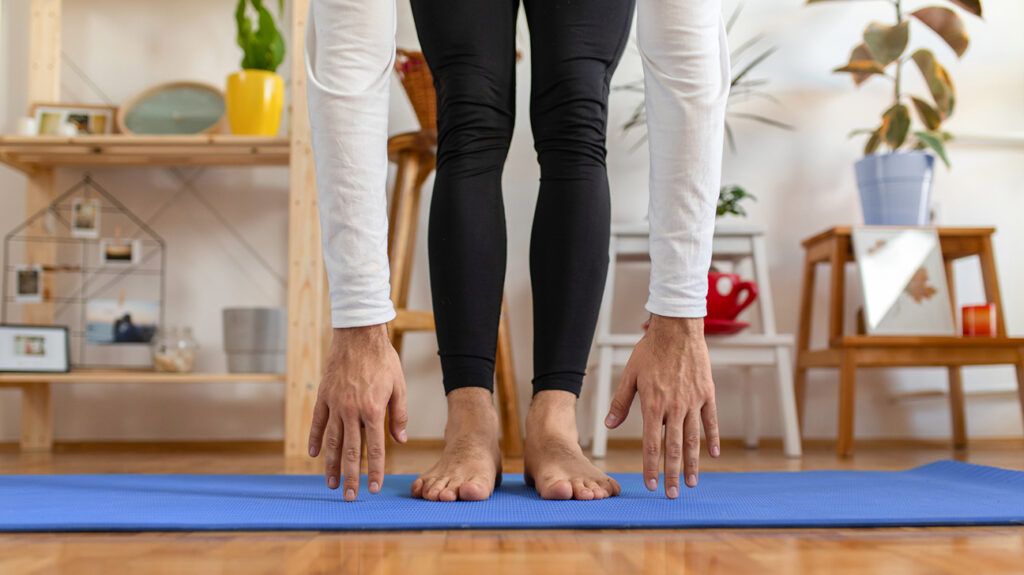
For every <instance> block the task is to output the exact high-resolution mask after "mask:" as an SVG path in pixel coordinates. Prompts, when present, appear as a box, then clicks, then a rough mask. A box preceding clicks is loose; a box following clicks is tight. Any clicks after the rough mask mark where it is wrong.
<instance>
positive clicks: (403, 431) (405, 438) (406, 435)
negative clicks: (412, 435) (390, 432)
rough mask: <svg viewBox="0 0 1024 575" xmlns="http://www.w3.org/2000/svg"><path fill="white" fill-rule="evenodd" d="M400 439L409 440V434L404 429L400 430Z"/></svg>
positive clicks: (403, 441)
mask: <svg viewBox="0 0 1024 575" xmlns="http://www.w3.org/2000/svg"><path fill="white" fill-rule="evenodd" d="M398 441H401V442H402V443H405V442H406V441H409V434H407V433H406V432H405V430H404V429H403V430H402V431H399V432H398Z"/></svg>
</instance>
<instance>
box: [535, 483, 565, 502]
mask: <svg viewBox="0 0 1024 575" xmlns="http://www.w3.org/2000/svg"><path fill="white" fill-rule="evenodd" d="M539 493H540V496H541V497H542V498H544V499H572V484H571V483H569V482H568V481H566V480H564V479H556V480H555V481H552V482H551V483H548V485H547V486H546V487H542V488H541V489H540V490H539Z"/></svg>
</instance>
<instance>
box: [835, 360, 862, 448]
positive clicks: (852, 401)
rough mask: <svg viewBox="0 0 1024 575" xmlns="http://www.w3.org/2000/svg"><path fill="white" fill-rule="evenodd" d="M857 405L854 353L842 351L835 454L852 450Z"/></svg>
mask: <svg viewBox="0 0 1024 575" xmlns="http://www.w3.org/2000/svg"><path fill="white" fill-rule="evenodd" d="M856 405H857V363H856V355H855V354H854V352H852V351H850V350H846V351H844V352H843V359H842V362H841V363H840V364H839V430H838V434H837V437H836V455H838V456H839V457H847V456H849V455H850V453H852V452H853V427H854V420H855V418H856Z"/></svg>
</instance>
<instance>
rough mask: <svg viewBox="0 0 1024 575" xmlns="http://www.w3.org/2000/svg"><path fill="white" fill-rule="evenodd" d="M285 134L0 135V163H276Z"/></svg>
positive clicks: (280, 161) (281, 158) (27, 167)
mask: <svg viewBox="0 0 1024 575" xmlns="http://www.w3.org/2000/svg"><path fill="white" fill-rule="evenodd" d="M289 149H290V143H289V140H288V138H268V137H256V136H231V135H226V134H223V135H222V134H205V135H195V136H126V135H104V136H74V137H65V136H0V161H2V162H3V163H5V164H7V165H9V166H11V167H13V168H15V169H18V170H21V171H23V172H26V173H30V172H33V171H35V170H37V169H39V168H51V167H59V166H282V165H288V160H289Z"/></svg>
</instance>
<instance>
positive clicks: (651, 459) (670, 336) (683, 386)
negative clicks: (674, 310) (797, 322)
mask: <svg viewBox="0 0 1024 575" xmlns="http://www.w3.org/2000/svg"><path fill="white" fill-rule="evenodd" d="M645 332H646V333H644V336H643V338H642V339H641V340H640V342H639V343H637V344H636V347H635V348H633V353H632V355H630V357H629V362H627V363H626V369H625V372H624V373H623V374H622V381H621V382H620V383H619V387H618V389H617V390H616V391H615V396H614V397H612V405H611V409H610V410H609V411H608V416H607V417H605V421H604V423H605V426H606V427H608V428H609V429H614V428H616V427H618V426H619V425H621V424H622V422H623V421H625V420H626V416H627V415H629V408H630V406H631V405H632V404H633V398H634V397H635V396H636V395H637V394H638V393H639V395H640V407H641V409H642V413H643V419H644V438H643V452H644V484H645V485H646V486H647V488H648V489H650V490H651V491H654V490H655V489H657V488H658V467H659V466H660V464H661V455H662V435H663V434H662V427H664V454H665V495H667V496H668V497H669V498H670V499H675V498H676V497H679V470H680V467H681V466H682V467H683V468H684V475H685V477H686V485H687V486H689V487H695V486H696V485H697V476H698V465H699V461H700V426H701V422H702V421H703V424H704V433H705V434H706V435H707V442H708V453H709V454H710V455H711V457H718V455H719V453H720V452H721V446H720V444H719V439H718V415H717V413H716V409H715V383H714V381H712V379H711V361H710V359H709V358H708V347H707V343H706V342H705V341H704V320H703V318H672V317H664V316H659V315H652V316H651V319H650V320H649V325H648V324H645Z"/></svg>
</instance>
